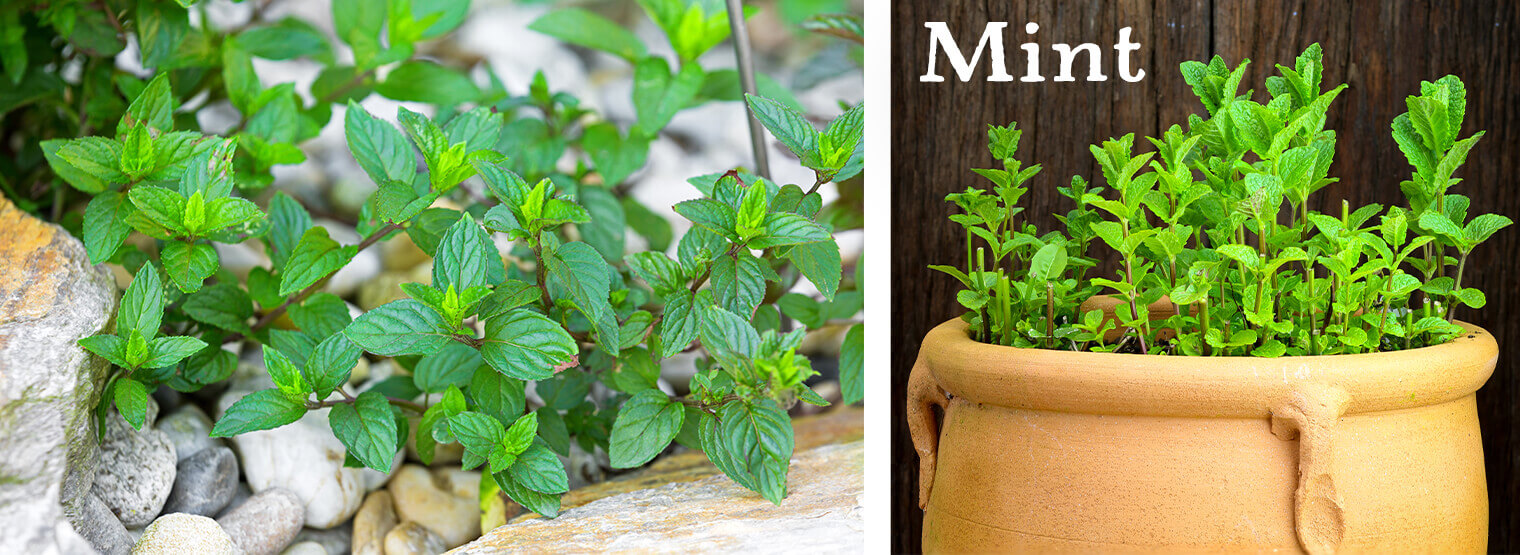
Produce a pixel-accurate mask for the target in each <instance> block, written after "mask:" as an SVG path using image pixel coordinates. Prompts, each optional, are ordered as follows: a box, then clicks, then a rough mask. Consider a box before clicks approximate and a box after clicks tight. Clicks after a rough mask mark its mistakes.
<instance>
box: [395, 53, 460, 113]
mask: <svg viewBox="0 0 1520 555" xmlns="http://www.w3.org/2000/svg"><path fill="white" fill-rule="evenodd" d="M375 92H377V93H380V95H381V96H384V97H386V98H389V99H391V100H401V101H411V102H424V103H427V104H438V105H441V106H453V105H455V104H463V103H465V102H472V101H474V100H475V99H476V98H478V97H480V88H478V87H476V86H475V83H474V82H472V81H470V78H469V77H468V76H466V75H464V74H462V73H459V72H458V71H455V70H453V69H450V68H447V67H444V66H441V65H438V64H435V63H433V62H428V61H422V60H412V61H408V62H405V63H403V64H401V65H399V66H396V69H393V70H391V72H390V73H389V74H387V75H386V76H385V80H384V81H382V82H380V84H378V85H375Z"/></svg>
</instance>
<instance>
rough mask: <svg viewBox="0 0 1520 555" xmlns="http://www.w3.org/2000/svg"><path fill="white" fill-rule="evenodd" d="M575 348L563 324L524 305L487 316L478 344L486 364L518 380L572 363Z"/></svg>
mask: <svg viewBox="0 0 1520 555" xmlns="http://www.w3.org/2000/svg"><path fill="white" fill-rule="evenodd" d="M613 337H614V338H615V337H616V335H615V334H614V335H613ZM614 340H615V339H614ZM578 351H579V347H578V346H577V345H576V343H575V339H574V338H572V337H570V334H569V333H568V332H566V331H565V329H564V328H562V327H560V325H559V324H557V323H555V322H554V321H553V320H550V319H548V318H546V317H544V316H543V315H541V314H538V313H535V312H532V311H530V310H527V309H516V310H512V311H510V312H507V313H505V314H502V315H499V316H495V317H493V318H491V319H489V320H486V323H485V337H484V338H483V339H482V340H481V345H480V356H481V358H483V359H484V360H485V362H486V364H489V365H491V367H492V368H495V369H496V371H498V372H501V373H502V374H505V375H507V376H511V377H513V378H517V379H521V380H542V379H546V378H549V377H551V376H553V375H554V374H555V373H557V372H558V371H559V370H562V369H564V368H565V367H566V366H568V365H571V364H574V363H575V361H576V354H577V352H578Z"/></svg>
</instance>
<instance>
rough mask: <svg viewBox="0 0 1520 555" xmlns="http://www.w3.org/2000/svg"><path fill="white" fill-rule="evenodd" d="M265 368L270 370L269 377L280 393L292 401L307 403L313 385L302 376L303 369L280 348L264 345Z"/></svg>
mask: <svg viewBox="0 0 1520 555" xmlns="http://www.w3.org/2000/svg"><path fill="white" fill-rule="evenodd" d="M264 368H266V369H267V370H268V371H269V378H270V379H271V380H274V385H275V387H277V388H279V390H280V393H281V394H282V395H284V396H286V397H288V398H290V400H291V401H295V402H297V403H302V404H304V403H306V401H307V398H308V397H310V396H311V393H312V391H311V389H312V388H311V385H309V384H307V383H306V380H305V378H302V377H301V369H300V368H299V367H297V366H296V365H295V364H294V363H292V362H290V359H288V358H285V355H284V354H283V353H281V352H280V351H278V350H275V349H272V348H270V347H269V346H268V345H265V346H264Z"/></svg>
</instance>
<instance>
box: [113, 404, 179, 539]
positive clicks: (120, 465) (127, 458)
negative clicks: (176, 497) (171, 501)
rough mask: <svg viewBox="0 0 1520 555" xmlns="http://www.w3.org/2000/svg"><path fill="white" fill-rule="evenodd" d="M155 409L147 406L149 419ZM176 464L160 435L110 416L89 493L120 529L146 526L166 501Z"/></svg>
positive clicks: (116, 416)
mask: <svg viewBox="0 0 1520 555" xmlns="http://www.w3.org/2000/svg"><path fill="white" fill-rule="evenodd" d="M156 406H157V405H156V404H155V403H153V402H149V403H148V407H149V414H150V416H156V415H154V414H153V413H154V412H156V411H154V410H153V407H156ZM176 460H177V459H176V457H175V455H174V444H173V443H172V442H170V441H169V437H168V436H167V435H164V433H163V432H160V431H158V430H155V429H151V428H148V427H147V425H144V429H143V430H142V431H138V430H134V429H132V426H131V425H130V424H127V422H126V421H125V420H123V419H122V418H121V416H120V415H116V414H112V415H111V417H110V418H107V419H106V430H105V437H104V439H102V440H101V442H100V465H99V466H98V467H97V470H96V472H95V485H94V489H93V491H94V493H95V495H97V496H99V497H100V500H101V501H104V502H105V504H106V506H107V507H110V508H111V512H113V513H116V516H117V518H120V519H121V523H122V525H123V526H126V527H128V528H141V527H144V526H147V525H148V524H149V523H151V522H153V517H156V516H158V514H159V511H160V509H163V507H164V501H165V500H167V499H168V498H169V490H170V489H171V488H173V486H174V472H175V468H174V467H175V461H176Z"/></svg>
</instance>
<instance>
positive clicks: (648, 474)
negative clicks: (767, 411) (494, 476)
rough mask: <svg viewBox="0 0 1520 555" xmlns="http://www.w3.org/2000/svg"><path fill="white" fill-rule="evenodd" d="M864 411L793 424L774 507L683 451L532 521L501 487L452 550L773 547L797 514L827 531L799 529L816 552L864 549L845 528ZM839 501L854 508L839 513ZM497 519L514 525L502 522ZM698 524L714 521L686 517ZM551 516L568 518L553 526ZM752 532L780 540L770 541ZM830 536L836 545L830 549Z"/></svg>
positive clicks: (851, 519) (800, 522)
mask: <svg viewBox="0 0 1520 555" xmlns="http://www.w3.org/2000/svg"><path fill="white" fill-rule="evenodd" d="M863 414H864V413H863V411H862V410H861V409H860V408H859V407H841V408H839V409H836V410H834V411H831V412H828V413H825V414H821V415H815V416H808V417H802V418H798V419H796V420H794V421H793V428H794V429H795V430H796V451H795V454H794V456H793V458H792V467H791V471H790V474H789V476H788V478H789V479H788V492H789V494H788V497H787V498H786V500H785V501H783V502H782V504H781V506H780V507H776V506H774V505H771V504H770V503H769V502H767V501H765V500H764V499H763V498H761V497H760V496H759V495H758V494H755V493H754V492H751V491H749V490H746V489H743V488H742V487H740V486H738V485H737V484H734V483H733V481H732V480H729V479H728V477H726V476H723V475H722V474H720V473H719V472H718V470H717V468H716V467H714V466H713V464H712V463H711V462H709V461H708V460H707V456H706V455H704V454H703V453H701V452H700V451H685V452H681V453H679V454H674V455H669V456H665V457H661V458H659V459H657V460H655V461H654V462H653V463H651V464H650V465H649V466H647V467H645V468H643V469H641V470H637V471H634V472H631V473H627V474H624V475H621V476H619V477H617V478H614V479H611V480H608V481H605V482H601V483H598V484H593V485H590V486H587V487H584V488H580V489H573V490H571V491H570V492H569V493H567V494H565V495H564V496H563V497H562V498H561V500H560V505H561V508H562V512H561V514H560V516H559V517H558V518H556V519H553V520H547V519H542V518H538V515H534V514H532V513H528V512H526V511H525V510H524V509H523V508H522V507H521V506H519V505H517V504H516V503H513V502H511V501H510V500H508V499H507V498H506V496H504V495H501V494H499V493H498V494H497V495H495V496H493V497H491V498H490V499H488V500H487V505H488V508H487V512H486V515H485V516H484V517H482V518H483V520H488V521H489V522H488V523H486V524H485V526H486V528H487V530H488V531H487V532H486V533H485V535H484V536H482V537H481V538H480V539H479V540H477V541H475V542H472V543H470V544H467V545H465V546H463V547H461V548H459V549H458V550H456V553H496V552H498V551H513V552H518V551H521V552H535V551H545V550H548V551H558V552H598V551H607V550H615V551H634V552H638V551H668V550H669V548H668V547H660V545H661V544H660V543H659V542H660V541H665V540H666V538H667V537H668V538H669V541H671V542H673V543H669V544H664V545H678V544H679V545H683V546H685V545H687V544H688V543H689V544H690V545H692V546H693V547H698V548H700V550H703V551H725V552H727V551H754V550H759V551H775V550H776V549H777V547H776V546H783V545H796V544H795V543H790V542H794V541H803V540H792V539H790V538H791V536H789V535H788V533H786V531H785V529H786V527H787V526H790V525H789V524H785V523H782V522H778V520H788V519H797V520H796V521H795V522H794V523H793V524H791V525H795V526H798V527H799V529H804V528H809V529H812V530H814V532H808V533H817V534H819V535H818V536H817V538H823V541H824V542H825V543H822V544H820V543H819V540H818V539H817V538H812V537H811V536H806V535H803V534H799V537H800V538H811V539H807V540H806V541H807V542H808V543H807V545H809V546H812V545H815V544H818V545H821V547H819V548H818V549H817V551H825V552H826V551H860V550H861V549H862V548H863V546H862V545H860V542H861V539H860V538H861V536H860V532H859V531H858V530H857V531H855V532H852V534H854V536H853V538H854V539H851V536H849V535H848V534H846V535H841V533H842V532H843V531H844V530H845V529H851V530H856V529H857V528H858V526H859V524H860V515H859V511H858V508H857V506H858V504H859V501H858V496H859V494H860V492H861V490H862V488H863V482H862V480H863V479H862V477H861V474H860V472H861V470H860V468H861V466H860V465H861V462H860V458H861V456H862V454H861V451H860V445H861V440H862V438H863V433H864V426H863ZM834 490H839V491H834ZM850 492H854V493H850ZM603 503H609V504H603ZM831 504H832V506H831ZM593 506H595V507H596V508H595V509H592V507H593ZM843 507H849V508H850V509H849V510H848V511H843V512H841V511H842V510H843V509H842V508H843ZM793 509H795V510H796V512H792V511H793ZM687 510H689V511H690V514H688V513H687V512H686V511H687ZM809 515H811V516H809ZM811 518H818V519H821V520H820V521H819V522H814V521H812V520H809V519H811ZM841 521H842V524H841V525H840V526H835V527H833V528H830V526H833V524H832V523H837V522H841ZM502 522H510V524H507V525H506V526H500V527H498V525H499V523H502ZM697 522H706V523H714V524H710V525H692V524H691V523H697ZM555 523H565V524H563V525H560V526H562V527H559V528H556V527H555ZM717 523H728V524H727V525H722V524H717ZM688 526H690V528H687V527H688ZM725 529H726V531H725ZM729 532H731V534H729ZM756 535H759V536H766V537H776V538H786V539H783V540H776V541H775V542H774V543H770V542H769V541H762V540H758V539H757V538H756V537H755V536H756ZM836 536H837V537H836ZM678 538H679V539H678ZM841 538H842V539H841ZM557 542H562V543H557ZM828 542H836V543H840V544H841V545H840V546H835V547H829V546H830V545H831V544H830V543H828ZM850 542H853V544H851V543H850ZM767 545H769V546H770V547H766V546H767ZM850 545H853V547H850Z"/></svg>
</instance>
